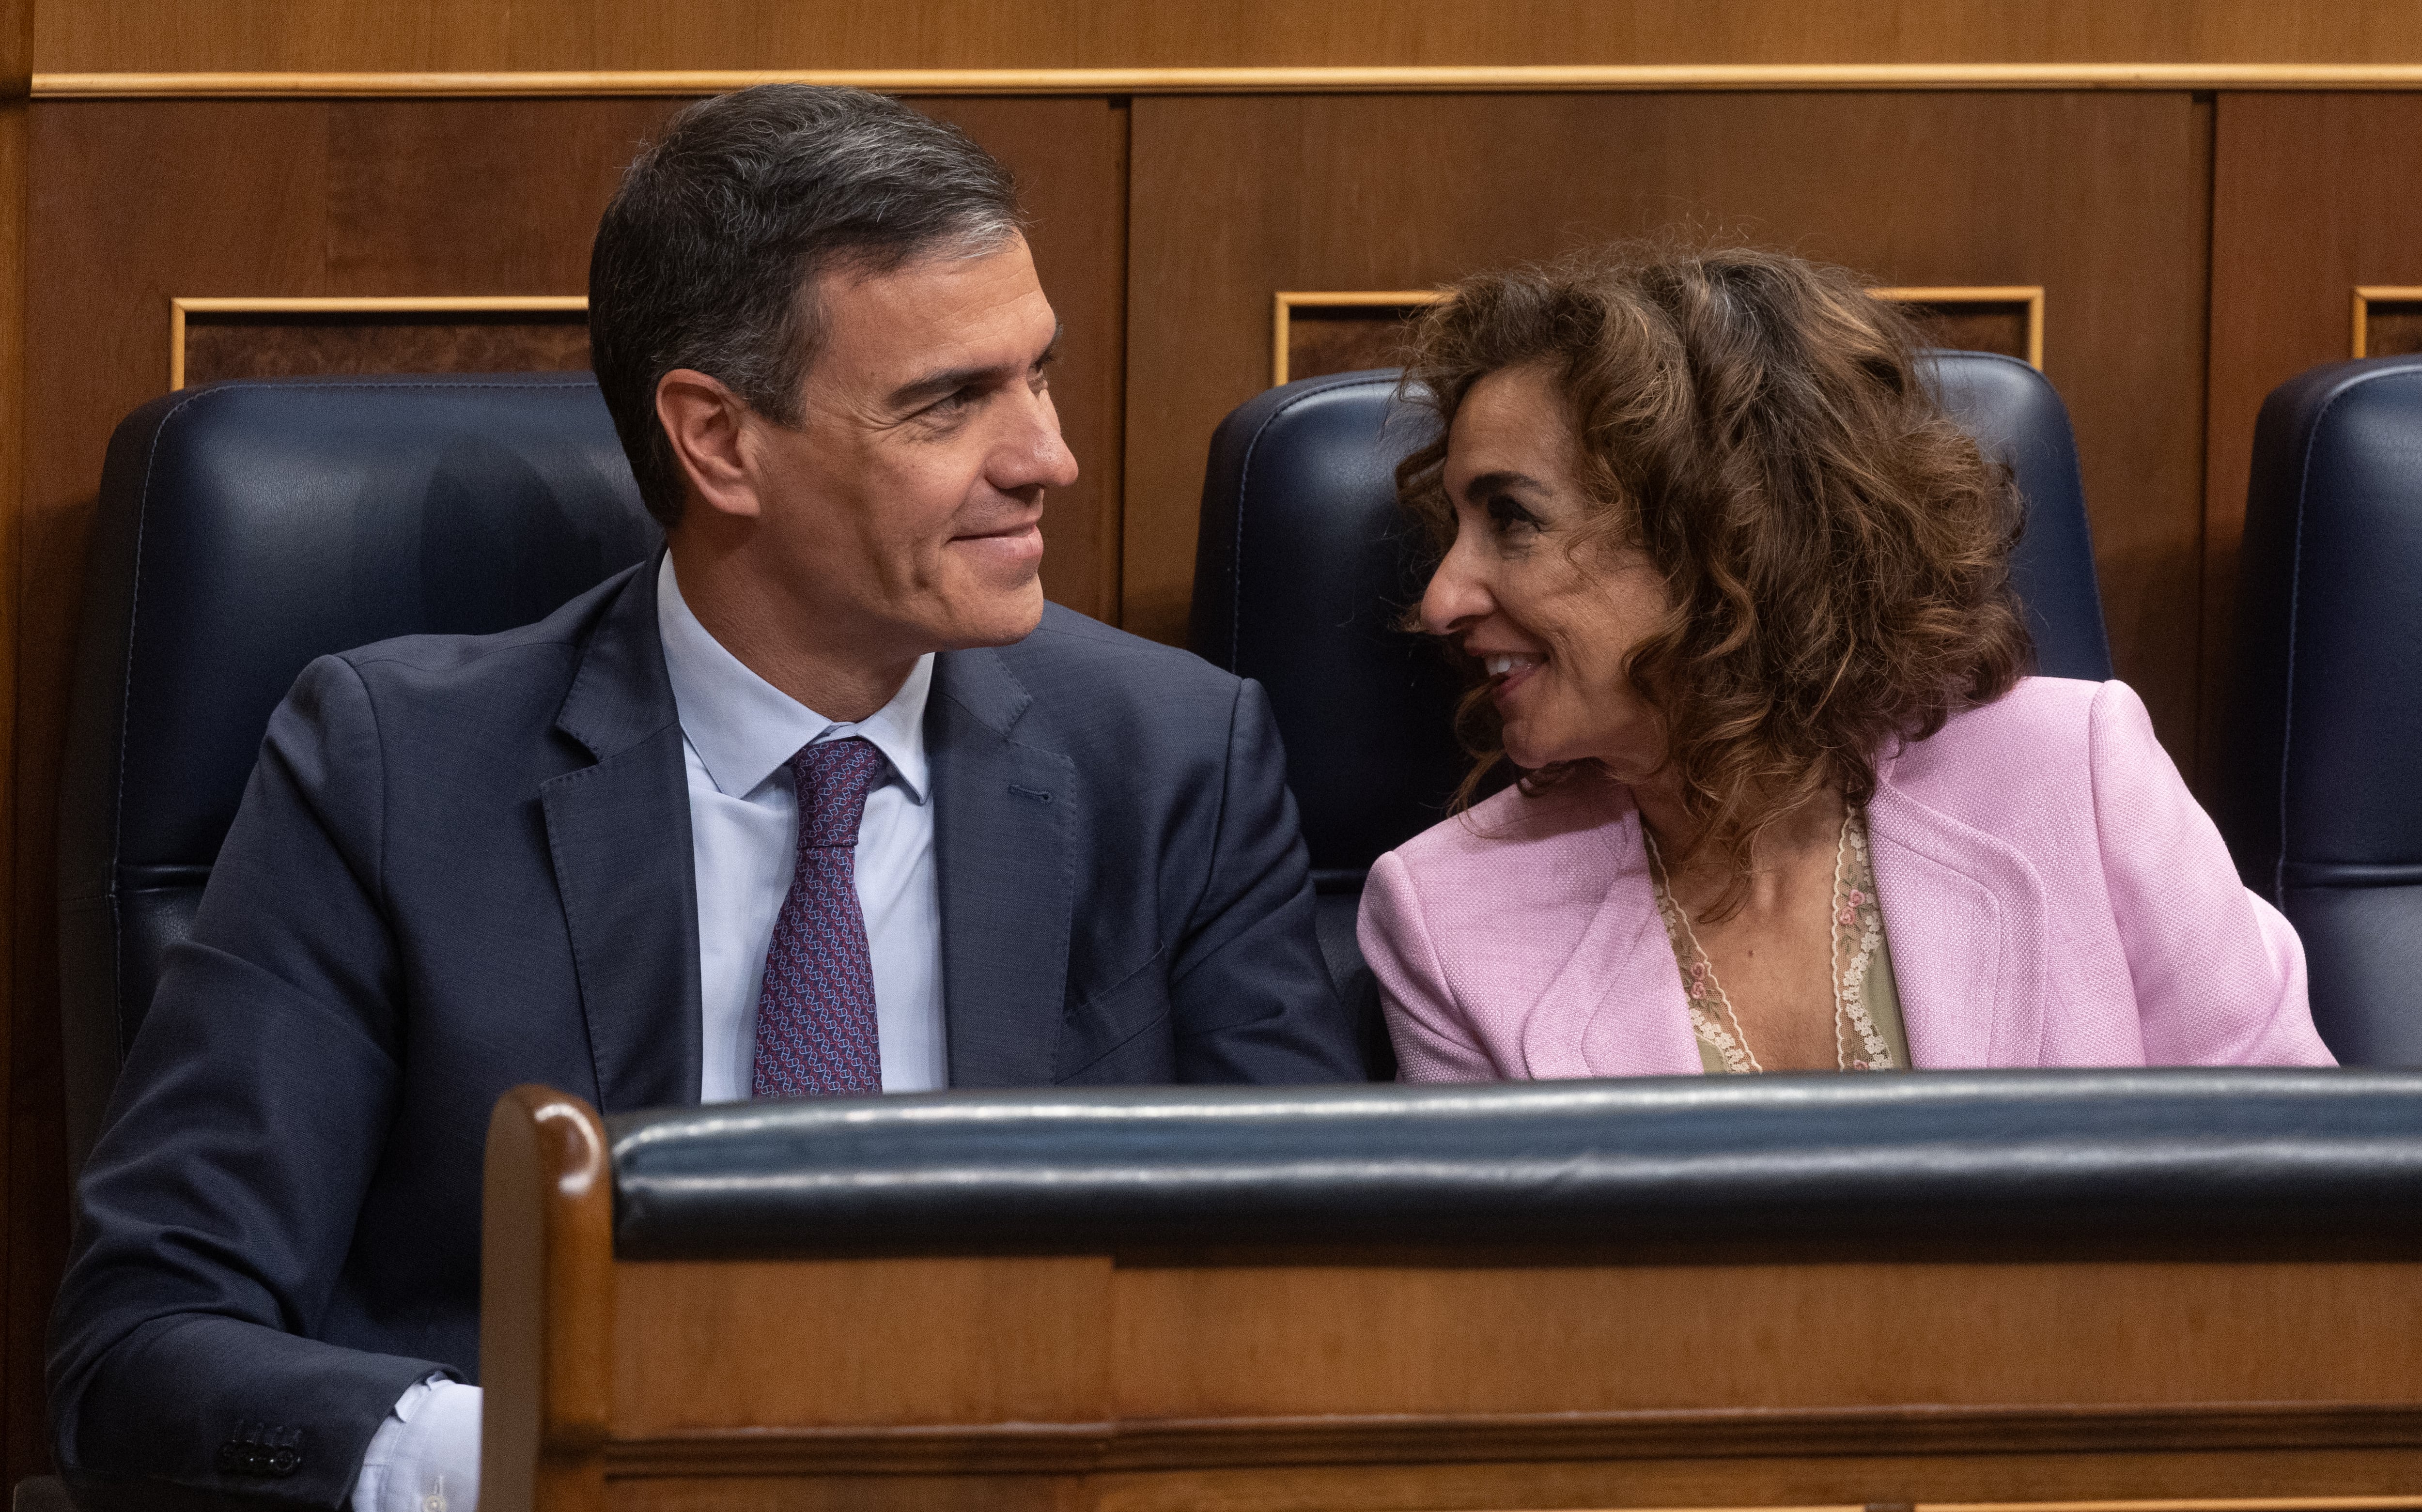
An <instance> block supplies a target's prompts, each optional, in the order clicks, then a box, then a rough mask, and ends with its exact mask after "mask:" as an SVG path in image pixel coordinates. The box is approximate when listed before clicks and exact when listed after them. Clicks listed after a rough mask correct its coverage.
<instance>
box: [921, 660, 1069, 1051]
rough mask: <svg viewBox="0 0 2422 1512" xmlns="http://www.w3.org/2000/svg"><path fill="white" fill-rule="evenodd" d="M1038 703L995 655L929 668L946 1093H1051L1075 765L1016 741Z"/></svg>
mask: <svg viewBox="0 0 2422 1512" xmlns="http://www.w3.org/2000/svg"><path fill="white" fill-rule="evenodd" d="M1031 701H1032V698H1031V696H1030V694H1028V692H1027V691H1026V689H1025V688H1024V687H1023V686H1022V685H1020V684H1019V683H1018V682H1017V680H1016V679H1015V678H1014V677H1013V676H1012V675H1011V674H1010V671H1009V669H1008V667H1007V666H1006V665H1005V664H1004V663H1003V662H1002V660H1001V657H1000V654H999V652H996V651H991V650H979V651H962V652H946V653H944V654H942V655H940V656H938V657H936V659H935V667H934V692H933V697H932V700H931V701H929V702H928V703H927V705H926V708H925V749H926V754H927V757H928V760H929V761H930V762H931V764H932V770H933V782H934V804H935V810H934V857H935V866H936V872H937V874H938V875H939V878H940V890H941V905H942V999H943V1013H944V1017H945V1020H946V1022H947V1024H948V1028H949V1034H950V1057H951V1085H952V1086H954V1087H1002V1086H1047V1085H1048V1084H1050V1082H1051V1079H1052V1073H1053V1069H1054V1063H1055V1057H1056V1053H1057V1050H1058V1047H1059V1041H1060V1032H1061V1028H1062V1022H1063V1020H1064V1018H1065V1016H1066V1002H1065V999H1066V995H1067V983H1068V932H1069V926H1070V921H1071V914H1072V911H1073V909H1074V907H1075V903H1076V866H1075V851H1076V830H1077V824H1078V822H1079V818H1080V816H1081V815H1082V813H1083V812H1084V802H1085V794H1084V791H1083V789H1082V787H1081V786H1080V784H1079V782H1078V780H1077V765H1076V764H1075V763H1074V762H1072V761H1070V760H1069V759H1068V758H1067V757H1066V756H1064V755H1062V754H1060V753H1059V752H1057V751H1050V750H1045V749H1042V748H1038V747H1033V746H1027V745H1021V744H1019V743H1018V742H1016V741H1014V740H1012V739H1011V738H1010V732H1011V731H1012V730H1013V728H1014V726H1015V725H1016V723H1017V721H1018V718H1019V717H1020V716H1022V715H1023V714H1024V713H1025V712H1026V707H1027V705H1028V704H1029V703H1030V702H1031Z"/></svg>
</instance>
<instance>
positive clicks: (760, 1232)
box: [606, 1070, 2422, 1259]
mask: <svg viewBox="0 0 2422 1512" xmlns="http://www.w3.org/2000/svg"><path fill="white" fill-rule="evenodd" d="M606 1127H607V1130H608V1136H609V1140H610V1142H611V1144H612V1150H613V1170H614V1210H615V1218H614V1230H615V1241H614V1242H615V1252H616V1253H617V1254H619V1255H621V1256H622V1257H623V1258H626V1259H670V1258H684V1257H691V1258H715V1257H737V1256H812V1255H822V1254H848V1253H904V1254H914V1253H946V1252H947V1253H968V1252H1045V1253H1053V1252H1058V1253H1099V1252H1137V1251H1165V1250H1170V1249H1177V1250H1187V1249H1203V1248H1208V1249H1214V1250H1217V1251H1219V1252H1250V1251H1253V1250H1256V1249H1270V1250H1303V1249H1313V1250H1320V1251H1332V1250H1333V1251H1345V1252H1351V1251H1355V1250H1360V1249H1368V1248H1372V1247H1390V1248H1403V1247H1407V1246H1416V1247H1442V1248H1449V1249H1453V1248H1463V1247H1470V1246H1471V1245H1474V1244H1475V1243H1477V1244H1481V1245H1485V1246H1487V1247H1491V1248H1495V1249H1499V1250H1506V1249H1512V1248H1518V1247H1521V1246H1524V1245H1533V1244H1535V1245H1542V1246H1559V1245H1576V1244H1578V1245H1592V1244H1617V1245H1620V1244H1630V1243H1648V1242H1652V1241H1674V1240H1680V1241H1704V1240H1727V1239H1752V1238H1754V1239H1758V1240H1761V1241H1771V1240H1774V1239H1778V1238H1801V1239H1812V1240H1825V1239H1832V1240H1847V1241H1858V1242H1865V1241H1870V1240H1895V1241H1928V1240H1940V1239H1958V1238H1978V1237H1992V1236H2008V1237H2011V1238H2014V1239H2016V1238H2025V1239H2028V1240H2058V1239H2076V1238H2089V1239H2097V1238H2108V1239H2131V1238H2141V1239H2145V1240H2154V1241H2170V1240H2179V1239H2187V1240H2197V1241H2213V1240H2243V1241H2249V1242H2260V1241H2265V1240H2270V1241H2282V1240H2294V1239H2303V1238H2311V1237H2313V1236H2324V1235H2336V1236H2422V1074H2415V1073H2408V1072H2382V1071H2302V1070H2299V1071H2279V1070H2263V1071H2245V1070H2167V1071H2046V1072H1933V1073H1921V1074H1917V1075H1902V1076H1857V1077H1841V1076H1827V1077H1760V1078H1738V1079H1733V1078H1656V1079H1636V1080H1628V1081H1565V1082H1529V1083H1517V1084H1512V1085H1495V1086H1473V1087H1404V1086H1362V1087H1335V1088H1284V1089H1281V1088H1268V1089H1254V1088H1217V1089H1204V1088H1135V1089H1108V1088H1105V1089H1088V1090H1085V1091H1079V1092H1034V1093H1010V1094H999V1093H936V1094H928V1095H917V1096H899V1097H885V1098H867V1099H834V1100H808V1101H796V1102H763V1103H735V1104H728V1105H724V1106H720V1107H710V1108H695V1109H681V1110H667V1111H661V1112H646V1113H633V1114H627V1115H622V1116H618V1117H614V1118H609V1119H608V1120H606Z"/></svg>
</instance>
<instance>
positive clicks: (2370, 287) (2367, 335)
mask: <svg viewBox="0 0 2422 1512" xmlns="http://www.w3.org/2000/svg"><path fill="white" fill-rule="evenodd" d="M2415 304H2422V287H2413V286H2409V285H2402V284H2357V285H2355V290H2354V350H2353V354H2354V355H2355V356H2358V357H2367V356H2369V355H2371V307H2372V306H2374V305H2415Z"/></svg>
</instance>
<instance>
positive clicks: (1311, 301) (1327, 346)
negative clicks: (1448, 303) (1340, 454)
mask: <svg viewBox="0 0 2422 1512" xmlns="http://www.w3.org/2000/svg"><path fill="white" fill-rule="evenodd" d="M1444 297H1445V293H1444V291H1441V290H1437V289H1396V290H1383V291H1370V292H1362V293H1355V292H1347V291H1318V292H1298V291H1290V290H1281V291H1279V294H1278V297H1277V298H1276V299H1275V300H1273V301H1272V307H1271V330H1270V386H1272V387H1276V386H1279V385H1281V384H1283V383H1287V382H1290V381H1291V380H1294V379H1297V378H1326V377H1328V376H1329V374H1330V373H1333V372H1356V371H1359V370H1362V369H1364V368H1393V367H1397V366H1399V365H1400V364H1401V362H1402V360H1403V356H1402V353H1401V352H1400V351H1399V348H1400V347H1401V346H1402V344H1403V342H1404V337H1405V323H1406V322H1408V321H1409V320H1410V319H1411V318H1412V317H1413V316H1414V314H1415V313H1417V312H1418V311H1419V310H1420V309H1421V308H1422V307H1423V306H1425V305H1432V304H1436V303H1437V302H1438V301H1439V300H1440V299H1442V298H1444Z"/></svg>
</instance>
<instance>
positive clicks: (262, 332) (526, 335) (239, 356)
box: [184, 314, 589, 385]
mask: <svg viewBox="0 0 2422 1512" xmlns="http://www.w3.org/2000/svg"><path fill="white" fill-rule="evenodd" d="M588 366H589V322H588V318H587V317H586V316H583V315H577V314H574V315H568V316H543V315H484V316H482V315H452V316H420V317H398V318H388V319H377V318H371V317H365V316H358V315H355V316H346V315H319V316H313V315H261V316H251V317H243V316H231V317H225V318H219V319H208V320H206V319H201V318H196V319H193V320H190V321H188V322H186V323H185V372H184V379H185V383H186V384H188V385H191V384H209V383H217V382H219V381H221V380H223V379H228V378H274V377H287V376H292V375H299V374H304V373H365V372H571V371H579V370H586V369H587V368H588Z"/></svg>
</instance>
